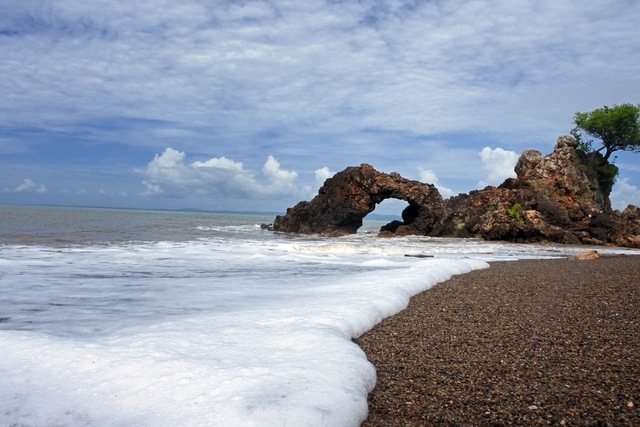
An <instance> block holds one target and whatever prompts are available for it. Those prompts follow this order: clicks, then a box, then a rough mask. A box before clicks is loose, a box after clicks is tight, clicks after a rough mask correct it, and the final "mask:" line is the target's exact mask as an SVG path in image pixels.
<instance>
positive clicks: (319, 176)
mask: <svg viewBox="0 0 640 427" xmlns="http://www.w3.org/2000/svg"><path fill="white" fill-rule="evenodd" d="M315 174H316V186H317V187H318V188H320V187H322V185H324V182H325V181H326V180H327V179H329V178H331V177H332V176H333V175H335V174H336V173H335V172H333V171H330V170H329V168H328V167H326V166H325V167H323V168H320V169H316V171H315Z"/></svg>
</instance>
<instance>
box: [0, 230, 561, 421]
mask: <svg viewBox="0 0 640 427" xmlns="http://www.w3.org/2000/svg"><path fill="white" fill-rule="evenodd" d="M245 231H246V230H245ZM255 233H256V236H257V237H256V239H253V240H252V239H248V238H245V237H243V238H242V239H239V238H236V239H233V238H225V237H219V236H218V237H212V238H210V239H208V240H206V241H197V242H183V243H173V242H159V243H157V244H137V245H133V244H131V245H112V246H85V247H77V248H65V249H54V250H52V249H50V248H46V247H38V246H3V247H1V250H2V252H1V254H0V274H1V275H2V277H1V279H0V317H9V318H10V319H9V320H8V321H5V322H2V323H0V329H3V330H0V425H13V424H15V425H21V426H43V425H68V426H79V425H83V426H84V425H99V426H122V425H136V426H175V425H189V426H195V425H206V426H211V425H225V426H282V425H285V424H286V425H292V426H305V425H308V426H357V425H359V424H360V423H361V422H362V421H363V420H364V418H365V417H366V414H367V401H366V396H367V393H368V392H369V391H370V390H371V389H372V388H373V386H374V384H375V369H374V368H373V366H372V365H371V364H370V363H369V362H368V361H367V360H366V356H365V355H364V353H363V352H362V351H361V350H360V348H359V347H357V346H356V345H354V344H353V343H352V342H351V338H352V337H355V336H358V335H360V334H362V333H363V332H365V331H367V330H368V329H370V328H372V327H373V326H374V325H375V324H376V323H378V322H379V321H380V320H381V319H383V318H384V317H387V316H390V315H393V314H395V313H397V312H398V311H400V310H402V309H403V308H404V307H406V305H407V303H408V300H409V297H410V296H411V295H414V294H416V293H418V292H421V291H423V290H425V289H428V288H429V287H431V286H433V285H434V284H435V283H437V282H439V281H443V280H446V279H448V278H449V277H450V276H451V275H452V274H460V273H465V272H468V271H470V270H472V269H477V268H485V267H487V266H488V264H487V263H486V262H485V261H484V260H486V259H493V258H492V257H495V258H498V259H513V258H514V257H513V252H512V251H513V248H514V246H508V245H507V246H505V245H502V246H501V245H500V244H493V243H492V244H488V243H486V242H484V243H482V244H480V243H476V242H473V243H471V244H470V246H467V247H466V248H460V247H457V248H456V246H455V242H453V243H451V242H448V243H446V244H447V245H449V247H451V248H453V251H454V252H452V253H450V254H449V255H447V257H442V256H440V255H436V257H434V258H426V259H422V258H406V257H404V256H403V255H404V253H407V252H411V251H412V253H438V251H439V250H443V249H442V248H438V247H437V245H438V243H437V241H435V243H434V241H428V240H425V239H423V240H420V239H404V240H398V241H396V243H395V244H396V245H398V246H397V247H396V248H394V244H392V243H389V241H388V240H382V239H375V238H371V237H369V238H368V239H367V238H363V237H357V236H356V237H352V238H349V239H337V240H335V242H336V243H331V244H327V240H325V239H317V238H309V239H306V238H302V237H296V238H293V239H291V238H289V237H282V236H278V235H273V238H265V237H264V236H265V234H263V232H261V231H259V230H256V231H255ZM243 236H245V235H243ZM266 236H272V235H271V234H267V235H266ZM332 241H333V240H332ZM466 243H469V242H468V241H467V242H466ZM429 245H431V246H429ZM460 245H461V244H458V246H460ZM471 247H473V248H475V250H476V252H475V253H473V251H470V250H469V249H470V248H471ZM517 247H518V248H520V247H519V246H517ZM523 247H524V245H523ZM488 249H490V250H491V251H492V252H493V254H487V253H484V251H485V250H488ZM456 250H457V251H459V252H457V253H455V251H456ZM545 250H548V248H546V249H545ZM553 250H556V249H553ZM557 250H559V251H561V249H557ZM465 251H467V252H465ZM478 251H482V252H478ZM522 251H523V252H522V253H521V254H524V255H525V256H531V254H535V253H536V252H535V251H534V250H531V249H529V251H528V252H526V251H525V249H522ZM546 253H547V252H544V251H538V256H540V254H543V255H544V254H546ZM461 254H464V255H461ZM464 257H470V258H464Z"/></svg>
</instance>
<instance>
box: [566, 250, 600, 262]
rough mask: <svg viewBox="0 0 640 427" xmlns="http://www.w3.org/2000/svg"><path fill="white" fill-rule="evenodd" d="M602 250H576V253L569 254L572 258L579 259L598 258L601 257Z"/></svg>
mask: <svg viewBox="0 0 640 427" xmlns="http://www.w3.org/2000/svg"><path fill="white" fill-rule="evenodd" d="M600 257H601V255H600V252H598V251H584V252H576V253H575V254H573V255H571V256H569V259H570V260H578V261H585V260H589V259H597V258H600Z"/></svg>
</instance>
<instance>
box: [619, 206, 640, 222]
mask: <svg viewBox="0 0 640 427" xmlns="http://www.w3.org/2000/svg"><path fill="white" fill-rule="evenodd" d="M622 216H623V217H625V218H627V219H639V220H640V208H638V207H637V206H636V205H629V206H627V207H626V208H625V210H623V211H622Z"/></svg>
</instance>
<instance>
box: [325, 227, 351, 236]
mask: <svg viewBox="0 0 640 427" xmlns="http://www.w3.org/2000/svg"><path fill="white" fill-rule="evenodd" d="M349 234H351V233H349V232H348V231H347V230H342V229H340V228H338V229H337V230H332V231H330V232H329V234H328V236H329V237H342V236H348V235H349Z"/></svg>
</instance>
